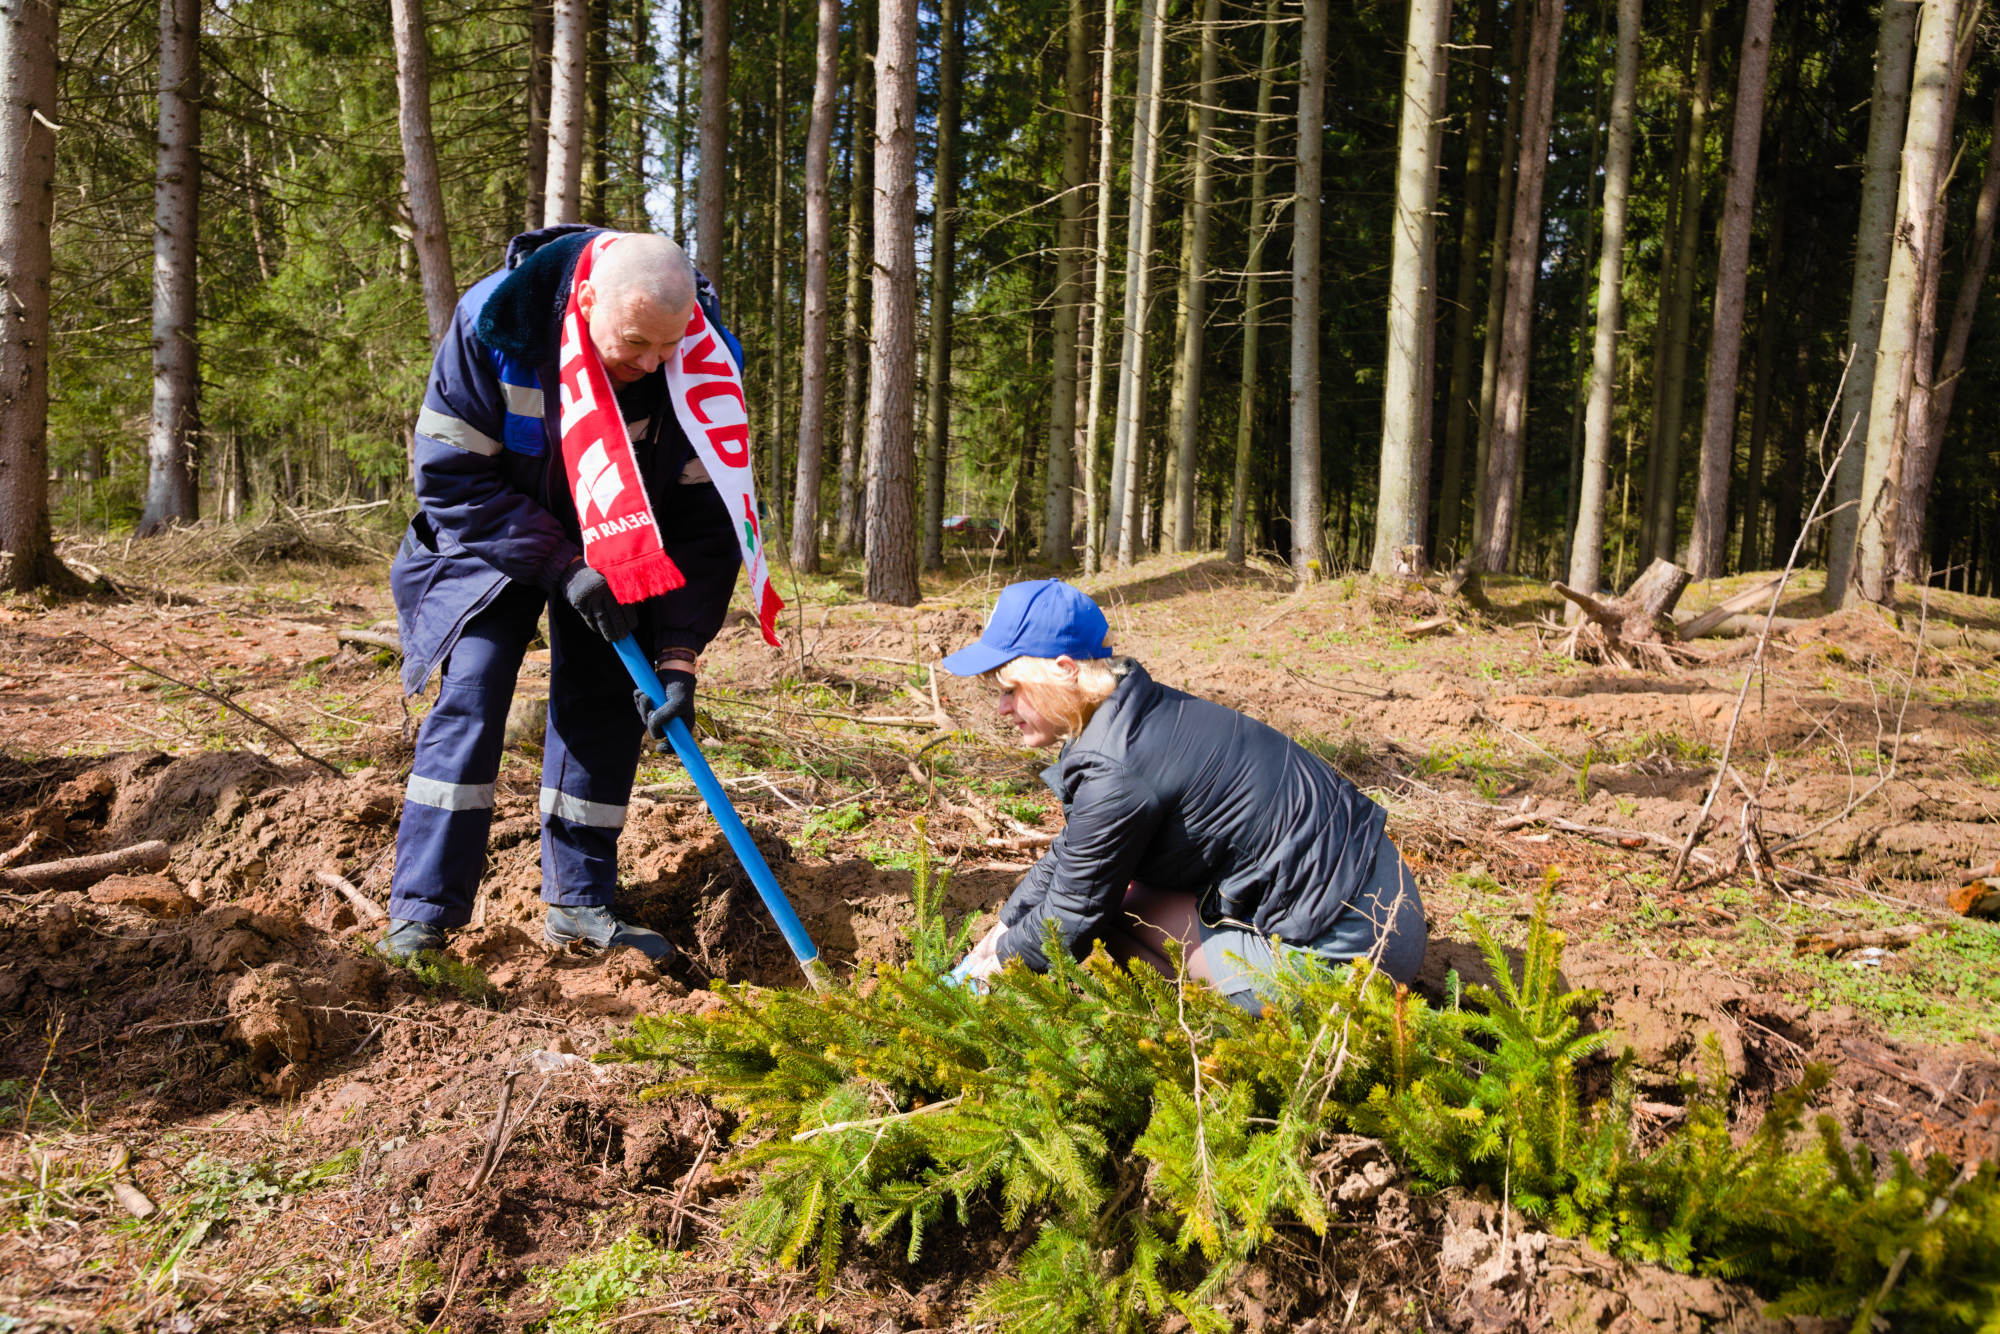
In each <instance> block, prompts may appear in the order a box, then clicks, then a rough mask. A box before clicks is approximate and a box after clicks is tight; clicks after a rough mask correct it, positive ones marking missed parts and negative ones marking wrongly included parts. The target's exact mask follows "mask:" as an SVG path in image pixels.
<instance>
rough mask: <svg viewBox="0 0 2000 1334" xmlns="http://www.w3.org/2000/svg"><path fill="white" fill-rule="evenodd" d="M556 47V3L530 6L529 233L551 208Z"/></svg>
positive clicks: (538, 1)
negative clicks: (551, 67) (551, 118)
mask: <svg viewBox="0 0 2000 1334" xmlns="http://www.w3.org/2000/svg"><path fill="white" fill-rule="evenodd" d="M554 43H555V13H554V3H553V0H529V3H528V88H527V94H528V142H527V146H526V148H525V149H524V150H523V152H524V155H525V156H526V158H527V161H528V189H527V207H526V208H525V209H524V210H523V212H524V214H525V226H526V227H527V229H528V230H529V231H533V230H534V229H535V228H537V227H539V226H541V225H542V212H543V210H544V209H545V208H547V206H548V186H549V58H550V53H551V51H552V49H553V46H554Z"/></svg>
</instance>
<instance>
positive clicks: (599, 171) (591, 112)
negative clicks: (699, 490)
mask: <svg viewBox="0 0 2000 1334" xmlns="http://www.w3.org/2000/svg"><path fill="white" fill-rule="evenodd" d="M611 5H612V0H587V3H586V5H585V7H584V34H585V37H584V48H583V151H582V154H581V157H582V161H583V171H582V173H581V180H580V182H579V184H578V193H579V196H580V197H581V201H582V202H581V203H580V204H579V206H578V211H579V212H580V214H581V215H582V219H583V221H585V222H587V223H590V224H591V225H593V226H596V227H603V226H606V225H607V224H609V222H610V221H611V218H610V215H609V213H608V212H607V211H606V209H607V200H606V196H605V187H606V185H607V183H608V180H609V177H610V174H611V170H610V168H611V155H610V145H611V136H610V128H611V98H610V89H609V88H608V87H606V76H607V75H608V74H609V73H610V63H611V62H610V59H609V56H610V52H609V43H608V40H607V39H608V38H609V36H610V32H611ZM779 49H780V50H782V49H783V47H780V48H779ZM772 499H773V500H774V501H775V500H776V499H777V497H776V496H775V495H774V496H773V497H772Z"/></svg>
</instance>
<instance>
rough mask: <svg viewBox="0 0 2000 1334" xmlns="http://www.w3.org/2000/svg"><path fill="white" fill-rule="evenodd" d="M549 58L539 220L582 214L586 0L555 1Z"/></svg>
mask: <svg viewBox="0 0 2000 1334" xmlns="http://www.w3.org/2000/svg"><path fill="white" fill-rule="evenodd" d="M554 12H555V26H554V28H553V29H552V31H553V33H554V38H553V41H552V43H551V46H550V61H549V166H548V179H547V186H546V188H547V190H548V199H547V202H546V203H545V204H544V205H543V207H542V225H543V226H544V227H553V226H555V225H557V224H558V223H564V222H576V221H579V220H580V219H581V218H582V217H583V150H584V142H583V139H584V128H585V119H586V113H587V110H588V109H587V107H586V105H585V102H586V93H587V90H586V88H585V87H584V84H585V79H586V71H585V69H584V66H585V64H586V63H587V62H588V57H589V54H590V4H589V0H555V11H554Z"/></svg>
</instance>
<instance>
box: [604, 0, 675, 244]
mask: <svg viewBox="0 0 2000 1334" xmlns="http://www.w3.org/2000/svg"><path fill="white" fill-rule="evenodd" d="M630 4H631V7H632V13H631V17H630V19H629V20H628V23H627V32H626V47H625V58H626V61H627V63H628V65H629V66H630V68H631V70H632V71H633V73H634V75H635V76H636V80H637V83H638V87H639V88H642V89H646V90H649V91H650V90H651V89H652V88H653V87H654V86H655V85H656V84H657V83H659V82H660V81H661V79H660V76H661V70H660V68H659V66H658V64H656V63H655V61H656V59H657V57H656V53H655V47H654V45H653V21H652V17H651V16H652V0H630ZM651 101H652V99H651V97H650V96H634V97H632V98H630V99H628V102H627V105H626V109H625V151H626V153H627V154H628V156H627V158H626V160H625V205H624V208H623V209H622V210H621V216H620V218H619V226H621V227H623V228H625V229H626V230H627V231H651V230H652V229H653V228H652V219H651V217H650V216H649V213H648V210H647V208H646V196H647V194H648V193H649V192H650V183H649V182H648V181H647V179H646V153H647V149H648V147H649V146H648V144H647V142H646V141H647V138H648V135H647V126H648V125H649V124H650V123H651V122H652V120H653V111H652V108H651V106H650V105H649V103H650V102H651ZM675 188H676V190H677V191H678V188H679V186H678V183H676V186H675ZM672 230H673V229H672V228H669V229H668V233H669V234H671V233H672Z"/></svg>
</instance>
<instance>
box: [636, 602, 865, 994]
mask: <svg viewBox="0 0 2000 1334" xmlns="http://www.w3.org/2000/svg"><path fill="white" fill-rule="evenodd" d="M612 647H613V648H615V649H617V650H618V656H619V658H621V659H622V660H623V661H624V663H625V670H626V671H628V672H630V673H631V674H632V680H633V682H634V683H635V684H636V685H637V686H638V687H639V689H641V690H643V691H645V692H646V698H647V699H649V700H651V701H652V702H653V707H654V708H658V707H659V706H660V705H662V704H664V703H666V702H667V688H666V687H665V686H663V685H661V684H660V677H659V673H657V672H655V671H654V670H653V664H652V663H650V662H647V661H646V655H645V654H644V653H641V652H640V651H639V642H638V641H637V640H636V639H634V638H633V637H632V636H631V635H626V636H625V637H624V638H623V639H621V640H618V641H617V642H616V643H614V644H613V645H612ZM667 740H668V741H669V742H671V743H672V744H673V748H674V754H676V755H678V756H680V757H681V763H682V764H683V765H684V766H686V768H687V771H688V777H690V778H692V779H694V786H695V790H696V791H697V792H699V793H701V799H702V800H703V801H705V802H707V803H708V810H709V814H711V815H713V816H714V817H715V822H716V823H717V824H719V825H721V826H722V836H723V837H724V838H726V839H728V840H729V846H730V847H731V848H733V849H734V850H735V852H736V860H737V861H739V862H741V863H743V869H744V870H745V871H746V872H748V873H749V876H750V883H751V884H753V885H755V886H756V887H757V893H758V894H759V895H761V896H762V897H763V900H764V907H765V908H767V909H769V910H770V913H771V920H772V921H774V922H776V923H777V924H778V934H779V935H782V936H783V937H784V938H785V943H786V944H787V945H789V946H791V947H792V954H793V956H794V957H796V958H797V959H798V961H799V967H800V968H801V969H803V970H804V971H805V975H806V981H808V982H810V983H811V984H812V987H813V990H815V991H825V990H826V989H828V988H829V987H831V986H832V985H833V974H832V973H831V972H829V971H828V970H827V966H826V965H825V964H823V963H821V962H820V958H819V946H817V945H815V944H813V942H812V937H811V936H809V935H807V934H806V928H805V924H804V923H802V922H800V921H799V915H798V913H796V912H794V911H793V910H792V901H791V900H790V899H788V898H786V897H785V891H784V890H782V889H780V888H778V878H777V877H776V876H774V875H772V874H771V868H770V866H769V865H768V864H766V863H765V861H764V854H763V853H761V852H759V851H757V844H756V841H755V840H754V839H752V838H751V837H750V831H749V830H748V829H745V828H744V827H743V817H742V816H740V815H738V814H737V813H736V807H735V806H733V805H731V804H730V801H729V794H728V793H727V792H724V791H723V790H722V783H721V782H720V781H719V780H718V779H717V778H716V776H715V770H713V769H711V768H709V766H708V758H707V757H706V756H704V755H703V754H702V753H701V747H700V746H698V745H696V744H695V739H694V735H693V733H691V732H689V731H688V726H687V724H686V723H684V722H682V721H681V720H680V719H679V718H675V719H672V720H670V721H669V722H668V723H667Z"/></svg>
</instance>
